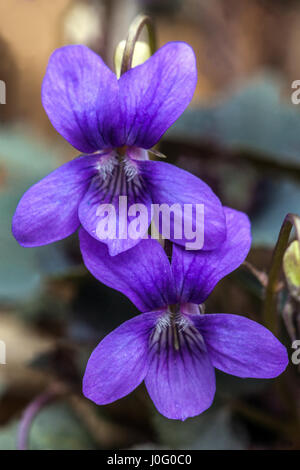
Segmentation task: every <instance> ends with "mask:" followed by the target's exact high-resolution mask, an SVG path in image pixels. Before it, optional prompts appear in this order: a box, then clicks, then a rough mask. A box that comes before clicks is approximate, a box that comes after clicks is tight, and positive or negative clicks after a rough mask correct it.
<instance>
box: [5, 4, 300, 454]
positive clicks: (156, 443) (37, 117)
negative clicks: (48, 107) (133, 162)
mask: <svg viewBox="0 0 300 470" xmlns="http://www.w3.org/2000/svg"><path fill="white" fill-rule="evenodd" d="M141 12H145V13H148V14H150V15H151V16H152V18H153V19H154V21H155V24H156V28H157V36H158V42H159V45H163V44H164V43H166V42H168V41H172V40H175V41H177V40H180V41H186V42H188V43H189V44H190V45H192V47H193V48H194V50H195V53H196V56H197V61H198V75H199V80H198V85H197V90H196V93H195V95H194V99H193V101H192V103H191V105H190V106H189V108H188V109H187V110H186V112H185V113H184V114H183V115H182V117H181V118H180V119H179V120H178V121H177V123H176V124H175V125H174V126H173V127H172V128H171V129H170V130H169V131H168V132H167V134H166V135H165V136H164V138H163V141H162V142H161V145H160V151H161V152H163V153H164V154H165V155H167V157H168V161H170V162H172V163H174V164H176V165H178V166H180V167H182V168H185V169H187V170H189V171H191V172H193V173H194V174H196V175H197V176H199V177H201V178H202V179H204V180H205V181H206V182H207V183H208V184H210V185H211V186H212V188H213V189H214V191H215V192H216V193H217V194H218V196H219V197H220V198H221V200H222V202H223V203H224V204H225V205H229V206H232V207H234V208H236V209H240V210H243V211H245V212H247V213H248V215H249V216H250V218H251V221H252V227H253V247H252V250H251V253H250V255H249V257H248V260H249V261H250V262H251V263H252V264H253V265H254V266H256V268H257V269H259V270H262V271H263V270H266V269H267V268H268V266H269V263H270V256H271V253H272V249H273V247H274V244H275V242H276V239H277V236H278V232H279V229H280V226H281V223H282V220H283V218H284V216H285V215H286V213H287V212H295V213H299V212H300V210H299V209H300V105H298V106H297V105H294V104H292V102H291V94H292V91H294V90H292V88H291V84H292V82H293V81H294V80H298V79H300V47H299V44H300V1H299V0H239V1H237V0H210V1H209V2H208V1H207V0H51V2H49V1H47V0H10V1H9V2H8V1H7V0H0V54H1V61H0V80H2V81H4V82H5V84H6V104H0V211H1V212H0V213H1V223H0V340H2V341H5V343H6V362H7V363H6V364H5V365H4V364H0V449H15V448H16V439H17V437H16V436H17V429H18V426H19V423H20V419H21V416H22V413H23V411H24V409H25V408H26V407H27V406H28V404H30V403H31V402H32V401H33V400H36V399H37V397H40V396H42V397H45V396H47V394H48V395H49V396H50V397H52V401H51V402H50V400H49V403H47V404H45V406H44V407H43V408H42V409H41V410H40V413H39V414H38V416H37V417H36V419H35V420H34V422H33V425H32V428H31V434H30V445H29V447H30V448H32V449H113V448H116V449H120V448H134V449H144V448H147V449H299V448H300V425H299V419H298V415H299V405H298V402H299V399H298V397H299V391H300V380H299V371H298V367H297V366H296V365H293V364H290V365H289V368H288V370H287V372H286V373H285V374H284V376H282V377H281V378H279V379H276V380H261V381H256V380H250V379H238V378H234V377H230V376H227V375H225V374H222V373H218V374H217V395H216V399H215V402H214V405H213V406H212V407H211V409H209V410H208V411H207V412H205V413H204V414H202V415H200V416H199V417H196V418H193V419H188V420H187V421H185V422H183V423H182V422H174V421H168V420H167V419H165V418H164V417H162V416H160V415H159V414H158V412H157V411H156V409H155V408H154V406H153V404H152V402H151V400H150V399H149V397H148V396H147V393H146V391H145V388H144V386H143V385H141V386H140V387H139V388H138V389H137V390H136V391H135V392H134V393H132V394H131V395H130V396H128V397H126V398H124V399H122V400H120V401H118V402H116V403H114V404H111V405H107V406H103V407H97V406H96V405H94V404H93V403H91V402H89V401H88V400H86V399H85V398H84V397H83V396H82V395H81V378H82V375H83V371H84V368H85V364H86V361H87V359H88V357H89V354H90V353H91V351H92V350H93V348H94V347H95V346H96V344H98V342H99V341H100V339H101V338H103V337H104V336H105V335H106V334H107V333H108V332H110V331H111V330H112V329H113V328H115V327H116V326H117V325H118V324H119V323H120V322H123V321H125V320H127V319H128V318H130V317H131V316H133V315H134V314H135V313H136V310H135V308H134V307H133V306H132V305H131V303H130V302H129V301H128V300H127V299H126V298H125V297H123V296H122V295H121V294H119V293H117V292H115V291H112V290H110V289H108V288H106V287H105V286H102V285H101V284H100V283H98V282H96V281H95V280H94V279H93V278H92V276H91V275H89V273H88V272H87V270H86V269H85V268H84V267H83V265H82V262H81V256H80V252H79V249H78V241H77V236H76V235H75V236H73V237H70V238H68V239H66V240H64V241H62V242H59V243H55V244H53V245H50V246H45V247H40V248H31V249H29V248H28V249H25V248H21V247H20V246H18V244H17V242H16V241H15V240H14V238H13V237H12V235H11V218H12V215H13V213H14V210H15V207H16V204H17V202H18V200H19V198H20V197H21V195H22V194H23V193H24V191H25V190H26V189H27V188H29V186H31V185H32V184H33V183H34V182H36V181H38V180H39V179H40V178H42V177H43V176H45V175H46V174H48V173H49V172H50V171H51V170H52V169H54V168H56V167H58V166H59V165H61V164H62V163H64V162H65V161H67V160H69V159H71V158H74V157H75V156H77V153H76V150H75V149H73V148H72V147H71V146H70V145H69V144H67V143H66V142H65V141H64V140H63V138H62V137H60V135H59V134H57V133H56V132H55V131H54V129H53V128H52V126H51V124H50V122H49V120H48V118H47V116H46V113H45V112H44V110H43V107H42V104H41V83H42V79H43V76H44V73H45V69H46V65H47V62H48V59H49V56H50V54H51V53H52V52H53V50H54V49H56V48H57V47H60V46H62V45H65V44H78V43H80V44H86V45H88V46H89V47H90V48H92V49H93V50H94V51H96V52H97V53H99V54H101V56H102V57H103V58H104V60H105V61H106V62H107V64H108V65H110V66H113V60H112V58H113V53H114V49H115V47H116V45H117V44H118V42H119V41H120V40H122V39H125V37H126V34H127V30H128V27H129V24H130V22H131V20H132V19H133V18H134V17H135V16H136V14H138V13H141ZM286 296H287V293H286V290H285V289H284V288H283V292H282V296H281V301H282V302H284V300H285V297H286ZM262 297H263V292H262V288H261V285H260V283H259V282H258V281H257V279H256V277H255V276H254V275H253V274H251V273H250V272H249V270H247V269H245V267H241V268H239V269H238V270H237V271H236V272H235V273H233V274H232V275H231V276H229V277H228V278H226V279H225V280H223V281H221V282H220V284H219V285H218V286H217V288H216V289H215V291H214V293H213V294H212V296H211V297H210V299H209V302H208V303H207V305H206V311H207V312H228V313H237V314H239V313H240V314H243V315H247V316H249V318H252V319H254V320H256V321H259V322H262V317H261V312H262ZM293 309H294V312H296V313H297V312H298V305H297V304H295V305H293ZM294 312H293V313H294ZM296 319H297V316H296ZM284 320H285V321H281V322H280V339H281V340H282V341H283V342H284V343H285V345H286V346H287V348H288V350H289V353H292V349H291V343H292V339H294V338H297V335H298V338H300V336H299V334H298V331H299V330H298V328H299V327H300V321H299V322H298V325H297V321H296V323H295V322H293V324H292V325H291V323H289V319H288V315H287V316H286V317H284ZM38 399H39V398H38Z"/></svg>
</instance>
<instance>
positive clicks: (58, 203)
mask: <svg viewBox="0 0 300 470" xmlns="http://www.w3.org/2000/svg"><path fill="white" fill-rule="evenodd" d="M98 158H99V157H87V156H85V157H78V158H76V159H75V160H72V161H70V162H68V163H65V164H64V165H62V166H61V167H60V168H58V169H57V170H55V171H53V172H52V173H50V174H49V175H48V176H46V177H45V178H43V179H42V180H41V181H39V182H38V183H36V184H35V185H34V186H32V187H31V188H30V189H29V190H28V191H27V192H26V193H25V194H24V196H23V197H22V199H21V200H20V202H19V204H18V206H17V209H16V212H15V215H14V217H13V222H12V231H13V235H14V237H15V238H16V240H17V241H18V242H19V243H20V245H23V246H27V247H30V246H40V245H46V244H48V243H52V242H55V241H57V240H61V239H63V238H65V237H67V236H69V235H71V233H73V232H75V230H77V229H78V227H79V225H80V222H79V219H78V206H79V203H80V200H81V199H82V197H83V195H84V193H85V192H86V190H87V188H88V186H89V184H90V180H91V178H92V176H93V174H94V172H95V164H96V162H97V159H98Z"/></svg>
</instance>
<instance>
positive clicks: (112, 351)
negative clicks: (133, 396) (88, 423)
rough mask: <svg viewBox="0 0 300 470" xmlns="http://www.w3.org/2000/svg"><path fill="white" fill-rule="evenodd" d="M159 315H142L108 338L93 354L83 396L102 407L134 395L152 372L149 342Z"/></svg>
mask: <svg viewBox="0 0 300 470" xmlns="http://www.w3.org/2000/svg"><path fill="white" fill-rule="evenodd" d="M157 315H158V313H157V312H150V313H145V314H143V315H139V316H137V317H135V318H132V319H131V320H129V321H127V322H125V323H123V324H122V325H121V326H119V327H118V328H117V329H116V330H114V331H113V332H112V333H110V334H109V335H108V336H106V337H105V338H104V339H103V340H102V341H101V343H100V344H99V345H98V346H97V347H96V349H95V350H94V351H93V353H92V355H91V357H90V359H89V361H88V364H87V367H86V371H85V374H84V378H83V393H84V395H85V396H86V397H87V398H89V399H90V400H92V401H94V402H95V403H97V404H98V405H105V404H107V403H111V402H113V401H115V400H118V399H119V398H122V397H124V396H125V395H128V393H130V392H132V390H134V389H135V388H136V387H137V386H138V385H139V384H140V383H141V382H142V381H143V380H144V377H145V375H146V373H147V370H148V342H149V335H150V332H151V330H152V328H153V326H154V323H155V321H156V318H157Z"/></svg>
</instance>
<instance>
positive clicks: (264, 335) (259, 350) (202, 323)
mask: <svg viewBox="0 0 300 470" xmlns="http://www.w3.org/2000/svg"><path fill="white" fill-rule="evenodd" d="M191 318H192V320H193V322H194V324H195V325H196V326H197V328H198V329H199V331H200V332H201V334H202V335H203V337H204V340H205V343H206V347H207V350H208V352H209V354H210V358H211V361H212V363H213V365H214V367H216V368H218V369H220V370H222V371H224V372H226V373H228V374H232V375H237V376H238V377H256V378H266V379H269V378H273V377H277V376H278V375H279V374H281V373H282V372H283V371H284V370H285V368H286V367H287V365H288V355H287V351H286V348H285V347H284V346H283V345H282V344H281V343H280V341H278V339H277V338H275V336H274V335H273V334H272V333H271V332H270V331H269V330H267V328H265V327H264V326H262V325H260V324H259V323H256V322H254V321H252V320H249V319H248V318H245V317H242V316H239V315H228V314H222V313H221V314H209V315H199V316H192V317H191Z"/></svg>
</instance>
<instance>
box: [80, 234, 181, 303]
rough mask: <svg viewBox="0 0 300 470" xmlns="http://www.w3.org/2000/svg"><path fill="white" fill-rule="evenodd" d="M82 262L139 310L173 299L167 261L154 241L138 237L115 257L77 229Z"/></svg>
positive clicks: (171, 281)
mask: <svg viewBox="0 0 300 470" xmlns="http://www.w3.org/2000/svg"><path fill="white" fill-rule="evenodd" d="M79 238H80V249H81V253H82V256H83V261H84V264H85V265H86V267H87V269H88V270H89V271H90V272H91V273H92V274H93V276H94V277H95V278H97V279H98V280H99V281H101V282H103V284H106V285H107V286H109V287H112V288H113V289H116V290H118V291H120V292H122V293H123V294H125V295H126V296H127V297H129V299H130V300H131V301H132V302H133V303H134V304H135V305H136V306H137V308H139V309H140V310H141V311H143V312H147V311H149V310H155V309H158V308H162V307H164V306H166V305H168V304H169V303H173V302H174V300H175V299H174V292H173V279H172V273H171V267H170V263H169V260H168V258H167V256H166V254H165V252H164V250H163V248H162V247H161V245H160V244H159V243H158V242H157V241H156V240H142V241H141V242H140V243H139V244H138V245H137V246H135V247H134V248H132V249H131V250H128V251H126V252H124V253H120V254H119V255H117V256H110V255H109V252H108V249H107V247H106V245H104V244H103V243H100V242H98V241H97V240H95V239H94V238H93V237H91V236H90V235H89V234H88V233H87V232H85V230H83V229H81V230H80V232H79Z"/></svg>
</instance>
